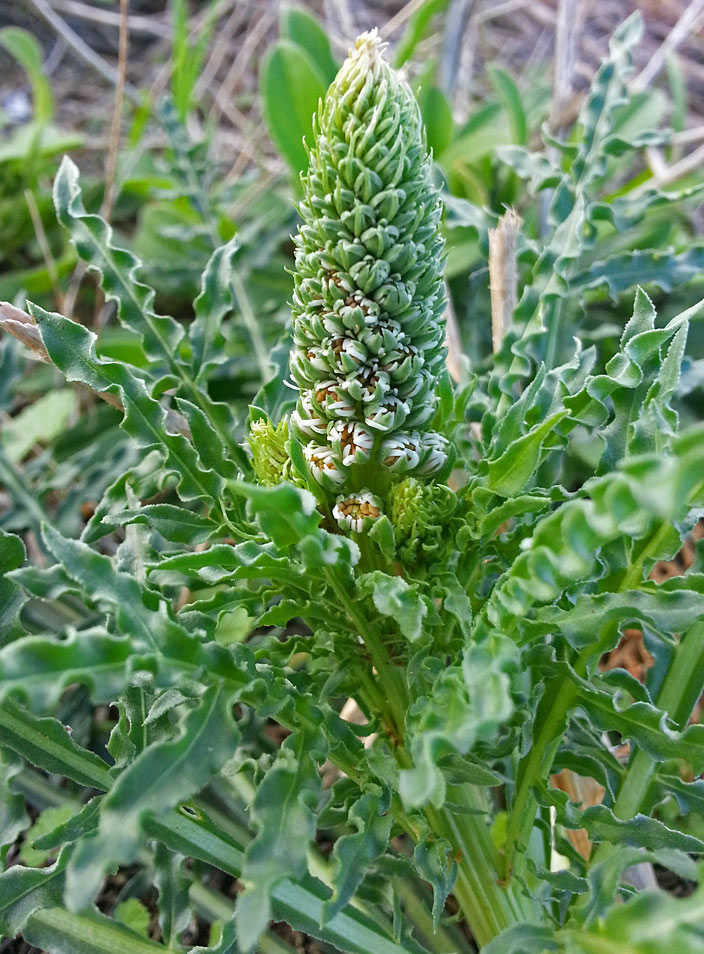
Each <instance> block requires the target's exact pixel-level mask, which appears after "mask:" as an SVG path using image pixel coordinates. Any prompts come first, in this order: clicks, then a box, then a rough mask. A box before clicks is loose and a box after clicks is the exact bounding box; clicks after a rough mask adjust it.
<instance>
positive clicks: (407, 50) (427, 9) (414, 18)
mask: <svg viewBox="0 0 704 954" xmlns="http://www.w3.org/2000/svg"><path fill="white" fill-rule="evenodd" d="M448 3H449V0H422V2H421V3H420V4H419V5H418V6H416V7H414V9H413V13H412V14H411V16H410V17H409V18H408V24H407V26H406V29H405V32H404V34H403V36H402V37H401V40H400V41H399V44H398V47H397V48H396V57H395V60H394V65H395V66H396V68H397V69H398V68H399V67H400V66H403V64H404V63H405V62H406V60H408V59H410V57H411V56H413V51H414V50H415V48H416V47H417V46H418V44H419V43H420V41H421V40H422V39H423V37H424V36H425V35H426V33H427V31H428V27H429V25H430V22H431V20H432V19H433V17H434V16H435V15H436V14H438V13H441V12H442V11H443V10H444V9H445V8H446V7H447V5H448Z"/></svg>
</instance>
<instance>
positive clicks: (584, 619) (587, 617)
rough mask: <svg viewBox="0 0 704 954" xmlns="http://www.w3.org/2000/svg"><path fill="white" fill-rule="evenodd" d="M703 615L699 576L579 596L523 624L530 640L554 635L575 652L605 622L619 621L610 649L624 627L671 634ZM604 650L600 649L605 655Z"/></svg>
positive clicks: (703, 591)
mask: <svg viewBox="0 0 704 954" xmlns="http://www.w3.org/2000/svg"><path fill="white" fill-rule="evenodd" d="M700 616H704V579H702V578H701V576H700V575H699V574H695V575H692V576H689V577H673V578H672V579H670V580H665V581H664V582H663V583H661V584H656V583H654V582H652V581H648V582H647V583H644V584H643V585H642V586H641V588H640V589H638V590H627V591H625V592H619V593H590V594H587V593H582V594H580V595H579V596H578V597H577V600H576V602H575V604H574V605H573V606H572V607H571V608H570V609H563V608H562V607H559V606H546V607H544V608H542V609H540V610H539V611H538V612H537V613H536V618H535V620H534V621H528V620H526V621H525V623H524V624H523V626H522V631H523V633H524V634H529V636H530V638H537V637H539V636H540V635H547V634H548V633H549V632H556V631H559V633H560V634H561V635H562V636H564V638H565V639H566V640H567V641H568V643H569V644H570V645H571V646H572V647H573V648H574V649H583V648H584V647H585V646H589V645H591V644H592V643H594V642H596V641H597V640H598V637H599V634H600V633H601V631H602V630H603V628H604V626H605V624H606V623H609V622H616V623H618V630H617V631H616V632H615V634H614V645H615V644H616V642H617V641H618V639H619V633H620V631H621V630H622V628H623V627H624V626H627V625H628V624H629V623H630V624H634V623H635V624H642V623H645V624H646V625H647V626H649V627H651V628H652V629H654V630H655V631H656V632H658V633H663V634H675V633H680V632H682V631H683V630H685V629H686V628H687V627H688V626H689V624H690V623H693V622H694V621H695V620H697V619H698V618H700ZM609 648H612V647H605V650H604V651H606V652H608V650H609Z"/></svg>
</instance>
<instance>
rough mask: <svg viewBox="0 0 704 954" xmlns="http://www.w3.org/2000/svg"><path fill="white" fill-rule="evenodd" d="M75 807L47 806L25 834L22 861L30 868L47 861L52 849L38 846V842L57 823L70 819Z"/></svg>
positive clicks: (21, 852)
mask: <svg viewBox="0 0 704 954" xmlns="http://www.w3.org/2000/svg"><path fill="white" fill-rule="evenodd" d="M72 814H73V809H72V808H71V806H70V805H53V806H51V807H50V808H45V809H44V811H43V812H41V813H40V814H39V817H38V818H37V820H36V821H35V822H34V824H33V825H32V827H31V828H30V829H29V831H28V832H27V833H26V834H25V837H24V841H23V842H22V847H21V848H20V855H19V857H20V861H21V862H22V864H23V865H27V867H28V868H41V867H42V866H43V865H44V864H45V862H46V861H47V859H48V857H49V855H50V853H51V851H50V849H40V848H37V845H36V842H37V841H38V840H39V839H40V838H42V836H44V835H47V834H49V832H51V831H53V830H54V829H55V828H56V827H57V825H61V824H63V823H65V822H67V821H68V819H69V818H70V817H71V816H72Z"/></svg>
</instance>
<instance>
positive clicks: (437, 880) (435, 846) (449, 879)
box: [413, 835, 457, 930]
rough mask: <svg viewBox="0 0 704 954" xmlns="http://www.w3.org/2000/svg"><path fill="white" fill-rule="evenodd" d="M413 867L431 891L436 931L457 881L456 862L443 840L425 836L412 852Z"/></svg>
mask: <svg viewBox="0 0 704 954" xmlns="http://www.w3.org/2000/svg"><path fill="white" fill-rule="evenodd" d="M413 865H414V867H415V869H416V871H417V872H418V874H419V875H420V877H421V878H422V879H423V880H424V881H427V882H428V883H429V884H430V885H431V886H432V889H433V928H434V930H437V928H438V924H439V923H440V918H441V916H442V912H443V908H444V907H445V901H446V900H447V896H448V895H449V894H450V892H451V891H452V889H453V887H454V886H455V881H456V880H457V862H456V861H455V859H454V858H453V857H452V846H451V845H450V844H449V842H447V841H445V839H444V838H440V839H438V838H430V837H429V836H427V835H426V837H425V838H423V839H422V840H421V841H419V842H418V844H417V845H416V847H415V848H414V850H413Z"/></svg>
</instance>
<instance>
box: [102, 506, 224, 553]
mask: <svg viewBox="0 0 704 954" xmlns="http://www.w3.org/2000/svg"><path fill="white" fill-rule="evenodd" d="M109 520H110V524H111V525H112V526H114V527H124V526H128V525H129V524H134V523H139V524H144V525H146V526H148V527H152V528H153V529H154V530H156V531H157V532H158V533H160V534H161V535H162V536H163V537H164V538H165V539H166V540H173V541H174V542H175V543H188V544H191V545H194V544H197V543H203V542H204V541H205V540H210V539H211V538H212V537H213V536H215V535H216V534H217V531H218V529H219V528H218V524H217V523H215V522H214V521H212V520H208V518H207V517H203V516H201V515H200V514H199V513H197V512H196V511H194V510H187V509H186V508H185V507H176V506H175V505H174V504H166V503H160V504H145V505H144V506H143V507H140V508H139V510H122V511H121V512H119V513H115V514H111V515H110V518H109Z"/></svg>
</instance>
